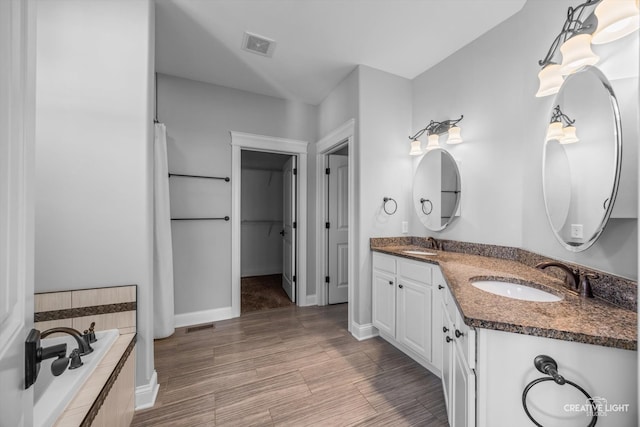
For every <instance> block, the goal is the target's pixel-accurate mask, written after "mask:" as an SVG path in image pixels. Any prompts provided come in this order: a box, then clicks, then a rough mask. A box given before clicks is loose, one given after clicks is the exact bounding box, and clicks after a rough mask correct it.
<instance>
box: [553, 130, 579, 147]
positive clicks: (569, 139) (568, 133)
mask: <svg viewBox="0 0 640 427" xmlns="http://www.w3.org/2000/svg"><path fill="white" fill-rule="evenodd" d="M562 133H563V135H562V137H561V138H560V139H559V140H558V142H560V144H573V143H574V142H578V141H580V138H578V136H577V135H576V128H575V126H567V127H566V128H564V129H563V130H562Z"/></svg>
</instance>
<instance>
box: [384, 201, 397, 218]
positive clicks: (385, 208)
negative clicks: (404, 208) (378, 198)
mask: <svg viewBox="0 0 640 427" xmlns="http://www.w3.org/2000/svg"><path fill="white" fill-rule="evenodd" d="M382 201H383V202H384V203H383V204H382V209H384V213H386V214H387V215H393V214H394V213H396V211H397V210H398V202H396V201H395V200H394V199H392V198H391V197H385V198H383V199H382ZM387 202H393V212H389V211H388V210H387Z"/></svg>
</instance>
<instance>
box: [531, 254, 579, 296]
mask: <svg viewBox="0 0 640 427" xmlns="http://www.w3.org/2000/svg"><path fill="white" fill-rule="evenodd" d="M547 267H558V268H559V269H561V270H564V271H565V273H566V275H565V277H564V283H565V285H567V287H568V288H569V289H571V290H572V291H577V290H578V283H580V275H579V273H578V270H574V269H573V268H571V267H569V266H568V265H566V264H563V263H561V262H555V261H549V262H541V263H539V264H536V268H538V269H540V270H544V269H545V268H547Z"/></svg>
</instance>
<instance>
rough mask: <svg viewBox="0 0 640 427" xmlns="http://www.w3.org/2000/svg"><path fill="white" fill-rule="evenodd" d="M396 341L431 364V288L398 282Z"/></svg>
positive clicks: (404, 280) (414, 283)
mask: <svg viewBox="0 0 640 427" xmlns="http://www.w3.org/2000/svg"><path fill="white" fill-rule="evenodd" d="M397 298H398V317H397V319H398V335H397V337H396V338H397V339H398V341H400V342H401V343H402V344H404V345H406V346H407V347H409V348H410V349H412V350H413V351H415V352H416V353H418V354H419V355H420V356H422V357H424V358H425V359H426V360H427V361H429V362H431V328H432V324H433V322H432V318H431V316H432V310H431V286H428V285H425V284H423V283H417V282H413V281H410V280H406V279H402V280H398V294H397Z"/></svg>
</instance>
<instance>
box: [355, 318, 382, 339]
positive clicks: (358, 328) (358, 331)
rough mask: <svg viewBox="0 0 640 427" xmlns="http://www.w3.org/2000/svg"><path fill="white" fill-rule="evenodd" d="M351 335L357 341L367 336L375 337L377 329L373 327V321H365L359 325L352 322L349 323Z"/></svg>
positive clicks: (367, 337)
mask: <svg viewBox="0 0 640 427" xmlns="http://www.w3.org/2000/svg"><path fill="white" fill-rule="evenodd" d="M351 335H353V336H354V337H355V339H357V340H358V341H363V340H368V339H369V338H373V337H377V336H378V330H377V329H376V328H374V327H373V323H366V324H364V325H361V324H359V323H356V322H353V323H352V324H351Z"/></svg>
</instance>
